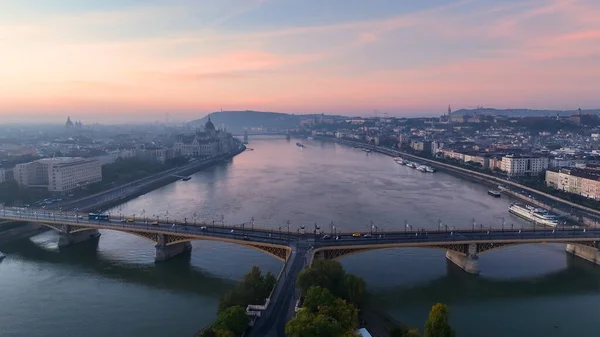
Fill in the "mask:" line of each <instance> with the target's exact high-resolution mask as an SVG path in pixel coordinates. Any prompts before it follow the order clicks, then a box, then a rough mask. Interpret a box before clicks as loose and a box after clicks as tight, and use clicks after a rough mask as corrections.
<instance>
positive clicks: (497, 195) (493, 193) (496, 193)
mask: <svg viewBox="0 0 600 337" xmlns="http://www.w3.org/2000/svg"><path fill="white" fill-rule="evenodd" d="M487 193H488V194H489V195H491V196H492V197H494V198H500V197H501V196H502V193H501V192H500V191H497V190H488V192H487Z"/></svg>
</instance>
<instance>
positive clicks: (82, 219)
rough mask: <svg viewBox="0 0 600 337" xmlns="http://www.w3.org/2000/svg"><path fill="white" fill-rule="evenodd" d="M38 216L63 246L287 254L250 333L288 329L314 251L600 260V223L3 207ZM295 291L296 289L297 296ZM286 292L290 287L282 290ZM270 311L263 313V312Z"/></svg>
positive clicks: (11, 218) (21, 216) (460, 259)
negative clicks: (325, 220) (424, 221)
mask: <svg viewBox="0 0 600 337" xmlns="http://www.w3.org/2000/svg"><path fill="white" fill-rule="evenodd" d="M8 222H24V223H25V222H34V223H40V224H43V225H44V226H47V227H49V228H52V229H54V230H56V231H58V233H59V242H58V244H59V246H68V245H72V244H75V243H78V242H83V241H86V240H89V239H91V238H96V237H98V236H99V235H100V233H99V231H98V230H99V229H106V230H116V231H120V232H125V233H129V234H132V235H136V236H139V237H141V238H144V239H146V240H148V241H150V242H152V243H153V244H154V246H155V249H156V253H155V261H164V260H167V259H169V258H172V257H174V256H177V255H179V254H183V253H187V252H189V251H190V250H191V243H190V242H191V241H193V240H212V241H222V242H228V243H233V244H237V245H242V246H245V247H249V248H253V249H257V250H259V251H261V252H264V253H266V254H269V255H271V256H273V257H275V258H277V259H279V260H281V261H284V266H283V269H282V273H281V275H280V277H279V278H278V282H277V284H276V286H275V288H274V289H273V292H272V293H271V296H270V297H269V299H267V302H266V303H265V305H264V306H254V307H256V308H255V310H257V313H255V314H256V316H258V317H259V318H258V320H257V321H256V322H255V325H254V326H253V327H252V329H251V331H250V333H249V336H282V335H284V333H285V332H284V329H285V323H286V322H287V321H288V320H289V319H290V318H291V317H292V316H293V315H294V303H295V301H294V299H295V295H296V294H297V291H296V286H295V281H296V276H297V274H298V273H299V272H300V271H301V270H302V268H303V267H304V266H306V265H309V264H311V263H312V261H313V260H315V259H337V258H341V257H344V256H349V255H352V254H357V253H362V252H366V251H371V250H378V249H386V248H399V247H424V248H434V249H441V250H444V251H445V252H446V258H447V259H448V260H449V261H451V262H453V263H454V264H455V265H457V266H458V267H460V268H461V269H462V270H464V271H466V272H467V273H470V274H478V273H479V255H480V254H482V253H485V252H488V251H491V250H495V249H501V248H503V247H506V246H512V245H519V244H531V243H565V244H567V248H566V250H567V252H569V253H571V254H573V255H575V256H578V257H581V258H584V259H586V260H588V261H591V262H593V263H595V264H600V228H594V229H591V228H590V229H586V228H575V227H560V228H554V229H548V228H543V229H539V228H535V227H534V228H532V229H514V228H510V229H508V228H502V229H492V228H484V227H475V226H473V227H472V229H460V230H454V229H452V230H448V229H447V228H446V229H445V230H443V229H442V228H440V226H438V230H430V231H426V230H424V229H421V230H413V229H412V228H411V229H410V230H408V229H405V230H402V231H385V232H383V231H377V230H375V232H369V233H336V235H331V236H330V235H322V234H318V232H317V228H316V226H315V231H313V233H302V232H301V231H300V229H301V228H298V229H292V228H290V226H289V225H288V226H279V227H278V228H277V229H274V228H259V227H257V226H254V224H253V223H248V224H241V225H237V226H232V225H226V224H215V223H214V222H212V223H206V222H196V220H195V219H194V221H193V222H190V221H187V219H186V220H184V221H175V220H173V219H172V218H171V219H169V218H168V217H166V216H165V217H161V218H159V217H135V216H132V217H123V216H122V215H119V216H118V217H116V218H115V217H106V216H104V217H95V216H89V215H88V214H86V213H84V214H80V213H78V212H65V211H52V210H46V209H32V208H16V207H3V208H2V209H1V210H0V223H8ZM290 293H292V294H294V296H290ZM281 294H287V295H284V296H280V295H281ZM263 317H264V318H263Z"/></svg>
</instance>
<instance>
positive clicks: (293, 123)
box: [188, 110, 341, 133]
mask: <svg viewBox="0 0 600 337" xmlns="http://www.w3.org/2000/svg"><path fill="white" fill-rule="evenodd" d="M321 116H325V117H329V118H331V117H334V116H329V115H321V114H318V115H314V114H313V115H294V114H286V113H281V112H263V111H248V110H247V111H218V112H212V113H210V114H208V115H206V116H204V117H203V118H201V119H196V120H193V121H191V122H188V125H189V126H191V127H196V128H201V127H203V126H204V124H206V122H207V121H208V118H209V117H210V120H211V121H212V122H213V124H214V125H215V126H216V127H217V128H219V127H221V126H223V125H224V126H225V128H226V129H227V131H228V132H232V133H242V132H244V130H245V129H250V128H264V129H277V130H281V129H291V128H295V127H297V126H298V125H299V124H300V122H301V121H302V120H306V119H312V118H321ZM335 117H339V116H335ZM340 118H341V117H340Z"/></svg>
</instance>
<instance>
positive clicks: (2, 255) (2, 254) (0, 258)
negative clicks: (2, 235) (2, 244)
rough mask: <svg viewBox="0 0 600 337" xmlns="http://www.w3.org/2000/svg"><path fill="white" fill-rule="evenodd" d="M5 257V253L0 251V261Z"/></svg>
mask: <svg viewBox="0 0 600 337" xmlns="http://www.w3.org/2000/svg"><path fill="white" fill-rule="evenodd" d="M5 257H6V255H5V254H4V253H2V252H0V261H2V260H3V259H4V258H5Z"/></svg>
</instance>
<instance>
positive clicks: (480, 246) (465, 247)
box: [313, 238, 600, 260]
mask: <svg viewBox="0 0 600 337" xmlns="http://www.w3.org/2000/svg"><path fill="white" fill-rule="evenodd" d="M534 243H538V244H539V243H561V244H578V245H583V246H588V247H591V248H596V249H599V248H600V239H598V240H594V239H589V240H588V239H586V240H581V239H573V240H570V239H565V238H560V239H552V238H550V239H546V240H526V241H500V240H499V241H475V242H465V243H448V244H435V243H421V242H414V243H387V244H378V243H376V244H372V245H362V246H355V245H347V246H327V247H319V248H316V249H315V250H314V251H313V259H314V258H320V259H326V260H327V259H337V258H341V257H346V256H350V255H354V254H359V253H363V252H367V251H372V250H380V249H388V248H409V247H410V248H419V247H422V248H433V249H441V250H443V251H446V252H448V251H450V252H455V253H459V254H462V255H465V256H467V255H478V254H483V253H486V252H489V251H492V250H497V249H502V248H505V247H509V246H516V245H525V244H534ZM472 244H475V245H476V250H475V251H472V250H471V251H470V250H469V246H470V245H472Z"/></svg>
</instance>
